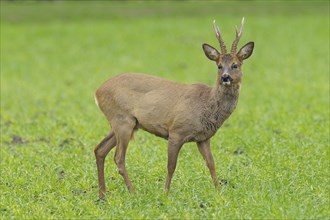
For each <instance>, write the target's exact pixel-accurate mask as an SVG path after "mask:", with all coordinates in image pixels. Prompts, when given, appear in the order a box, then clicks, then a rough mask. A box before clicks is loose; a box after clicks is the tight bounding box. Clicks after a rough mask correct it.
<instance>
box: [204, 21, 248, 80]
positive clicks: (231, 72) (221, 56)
mask: <svg viewBox="0 0 330 220" xmlns="http://www.w3.org/2000/svg"><path fill="white" fill-rule="evenodd" d="M243 25H244V17H243V19H242V24H241V27H240V30H239V31H238V30H237V29H236V38H235V40H234V42H233V44H232V47H231V51H230V53H227V49H226V45H225V43H224V41H223V39H222V37H221V34H220V29H219V27H217V26H216V24H215V21H213V27H214V31H215V35H216V37H217V39H218V41H219V44H220V49H221V53H220V52H219V51H218V50H217V49H215V48H214V47H212V46H210V45H208V44H203V50H204V53H205V55H206V56H207V57H208V58H209V59H210V60H213V61H215V62H216V64H217V66H218V77H219V82H221V83H222V84H223V85H225V86H231V85H235V84H240V82H241V79H242V65H243V60H245V59H247V58H249V57H250V56H251V54H252V52H253V48H254V42H249V43H247V44H245V45H244V46H243V47H242V48H241V49H240V50H239V51H238V52H237V44H238V42H239V39H240V37H241V36H242V33H243Z"/></svg>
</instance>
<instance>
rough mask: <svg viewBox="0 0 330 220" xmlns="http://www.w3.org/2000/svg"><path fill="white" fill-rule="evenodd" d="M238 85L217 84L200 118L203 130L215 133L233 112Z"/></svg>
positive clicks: (238, 89) (237, 95) (237, 94)
mask: <svg viewBox="0 0 330 220" xmlns="http://www.w3.org/2000/svg"><path fill="white" fill-rule="evenodd" d="M239 91H240V85H239V84H238V85H232V86H224V85H222V84H220V83H217V85H216V87H214V88H213V89H212V90H211V94H210V97H209V100H208V102H207V104H206V106H205V107H206V108H205V110H204V113H203V115H202V118H201V122H202V124H203V125H204V128H205V129H206V130H208V131H210V132H212V133H215V132H216V131H217V130H218V129H219V128H220V127H221V125H222V124H223V122H224V121H225V120H226V119H227V118H228V117H229V116H230V115H231V113H232V112H233V111H234V110H235V108H236V105H237V102H238V97H239Z"/></svg>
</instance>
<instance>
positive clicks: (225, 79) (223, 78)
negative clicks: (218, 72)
mask: <svg viewBox="0 0 330 220" xmlns="http://www.w3.org/2000/svg"><path fill="white" fill-rule="evenodd" d="M221 81H222V84H224V85H230V83H231V81H232V78H231V77H230V76H229V75H228V74H223V75H222V76H221Z"/></svg>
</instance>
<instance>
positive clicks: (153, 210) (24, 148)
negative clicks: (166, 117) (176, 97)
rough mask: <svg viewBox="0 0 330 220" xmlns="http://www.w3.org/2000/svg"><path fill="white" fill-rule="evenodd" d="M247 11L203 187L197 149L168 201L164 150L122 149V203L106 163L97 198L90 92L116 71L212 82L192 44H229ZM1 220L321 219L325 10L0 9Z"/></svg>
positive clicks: (140, 142)
mask: <svg viewBox="0 0 330 220" xmlns="http://www.w3.org/2000/svg"><path fill="white" fill-rule="evenodd" d="M242 16H245V32H244V34H243V37H242V39H241V43H240V46H241V45H243V44H245V43H246V42H248V41H251V40H253V41H255V44H256V46H255V50H254V54H253V55H252V57H251V58H250V59H249V60H247V61H246V63H245V64H244V79H243V86H242V89H241V95H240V100H239V104H238V106H237V109H236V111H235V112H234V114H233V115H232V116H231V117H230V119H229V120H228V121H227V122H226V123H225V124H224V126H223V127H222V128H221V129H220V130H219V131H218V133H217V134H216V135H215V136H214V138H213V139H212V142H211V145H212V150H213V154H214V159H215V162H216V166H217V173H218V176H219V178H221V179H223V180H225V182H226V185H224V186H223V188H222V189H221V190H220V191H216V190H215V189H214V187H213V183H212V179H211V177H210V175H209V171H208V169H207V167H206V166H205V164H204V161H203V160H202V157H201V155H200V154H199V152H198V150H197V147H196V146H195V144H192V143H191V144H186V145H185V146H184V147H183V149H182V150H181V152H180V155H179V159H178V167H177V169H176V172H175V174H174V178H173V181H172V188H171V192H170V194H169V195H166V194H165V193H164V191H163V187H164V184H165V177H166V163H167V145H166V141H164V140H162V139H159V138H157V137H154V136H152V135H150V134H148V133H146V132H143V131H139V132H138V133H137V134H136V136H135V141H133V142H131V143H130V146H129V148H128V153H127V159H126V161H127V169H128V172H129V175H130V177H131V179H132V181H133V184H134V186H135V189H136V194H135V195H130V194H129V193H128V191H127V189H126V186H125V184H124V181H123V179H122V177H121V176H120V175H119V174H118V172H117V168H116V166H115V164H114V163H113V155H114V152H110V153H109V156H108V157H107V160H106V183H107V187H108V194H107V201H106V202H100V201H98V187H97V173H96V165H95V158H94V153H93V149H94V147H95V145H96V144H97V143H98V142H99V141H100V140H101V139H102V138H103V137H104V136H105V134H106V133H107V132H108V130H109V127H108V124H107V122H106V120H105V118H104V117H103V115H102V113H101V112H100V111H99V110H98V108H97V107H96V106H95V104H94V91H95V89H96V88H97V87H98V86H99V85H100V84H101V83H103V82H104V81H105V80H106V79H108V78H110V77H111V76H114V75H116V74H118V73H121V72H127V71H130V72H131V71H134V72H144V73H149V74H152V75H157V76H161V77H164V78H167V79H171V80H175V81H179V82H183V83H195V82H201V83H205V84H209V85H213V84H214V83H215V79H216V72H217V69H216V66H215V65H214V64H213V63H212V62H210V61H209V60H208V59H207V58H206V57H205V55H204V53H203V51H202V49H201V44H202V43H204V42H207V43H210V44H211V45H214V46H216V47H218V45H217V41H216V38H215V36H214V33H213V30H212V20H213V19H216V20H217V23H218V25H219V26H220V27H221V30H222V33H223V35H224V39H225V41H226V42H227V44H228V45H230V44H231V42H232V40H233V38H234V27H235V25H239V23H240V20H241V18H242ZM0 66H1V148H0V152H1V171H0V172H1V179H0V190H1V202H0V213H1V219H12V218H13V219H53V218H55V219H72V218H77V219H81V218H82V219H109V218H113V219H123V218H125V219H144V218H148V219H173V218H176V219H329V218H330V208H329V207H330V201H329V200H330V198H329V197H330V194H329V193H330V170H329V166H330V162H329V160H330V147H329V141H330V138H329V2H328V1H324V2H316V1H313V2H311V3H309V2H298V1H295V2H284V1H283V2H279V3H276V2H270V3H269V2H267V3H262V2H253V1H244V2H235V3H230V2H225V3H221V2H220V3H217V2H189V1H184V2H160V3H157V2H151V3H146V2H123V3H120V2H64V1H56V2H4V1H1V64H0Z"/></svg>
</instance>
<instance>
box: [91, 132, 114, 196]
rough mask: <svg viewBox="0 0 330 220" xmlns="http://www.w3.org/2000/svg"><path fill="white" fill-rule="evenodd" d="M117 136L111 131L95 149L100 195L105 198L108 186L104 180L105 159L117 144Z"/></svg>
mask: <svg viewBox="0 0 330 220" xmlns="http://www.w3.org/2000/svg"><path fill="white" fill-rule="evenodd" d="M116 143H117V141H116V136H115V133H114V132H110V133H109V134H108V135H107V136H106V137H105V138H104V139H103V140H102V141H101V142H100V143H99V144H98V145H97V146H96V147H95V150H94V153H95V157H96V165H97V173H98V184H99V197H100V199H105V193H106V186H105V180H104V160H105V158H106V156H107V155H108V153H109V152H110V151H111V149H112V148H114V147H115V146H116Z"/></svg>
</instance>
